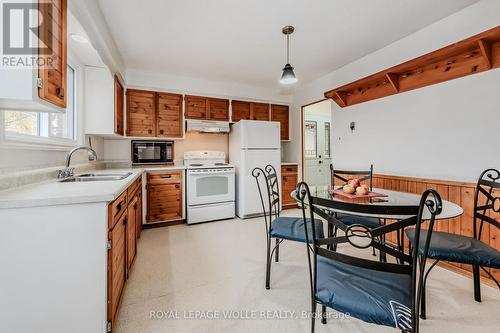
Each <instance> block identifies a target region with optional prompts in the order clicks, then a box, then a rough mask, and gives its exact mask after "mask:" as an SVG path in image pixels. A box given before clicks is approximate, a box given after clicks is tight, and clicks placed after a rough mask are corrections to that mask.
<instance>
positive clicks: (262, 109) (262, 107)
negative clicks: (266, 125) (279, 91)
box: [251, 103, 269, 121]
mask: <svg viewBox="0 0 500 333" xmlns="http://www.w3.org/2000/svg"><path fill="white" fill-rule="evenodd" d="M251 119H253V120H264V121H269V104H266V103H252V118H251Z"/></svg>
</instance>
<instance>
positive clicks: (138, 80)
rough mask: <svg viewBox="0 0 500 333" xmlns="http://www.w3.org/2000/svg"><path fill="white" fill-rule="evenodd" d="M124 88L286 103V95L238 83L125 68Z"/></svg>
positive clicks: (287, 98)
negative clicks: (125, 84) (125, 86)
mask: <svg viewBox="0 0 500 333" xmlns="http://www.w3.org/2000/svg"><path fill="white" fill-rule="evenodd" d="M125 82H126V83H127V87H135V88H139V89H140V88H143V89H151V90H160V91H168V92H180V93H186V94H192V95H202V96H213V97H222V98H230V99H245V100H257V101H262V102H269V103H273V102H274V103H288V102H289V101H290V97H291V96H290V95H289V94H284V93H282V92H281V91H279V90H276V91H274V90H272V89H271V90H270V89H267V88H261V87H259V86H255V85H248V84H245V83H242V82H233V81H222V80H208V79H203V78H193V77H186V76H178V75H169V74H166V73H162V74H159V73H149V72H142V71H137V70H133V69H128V70H127V72H126V75H125Z"/></svg>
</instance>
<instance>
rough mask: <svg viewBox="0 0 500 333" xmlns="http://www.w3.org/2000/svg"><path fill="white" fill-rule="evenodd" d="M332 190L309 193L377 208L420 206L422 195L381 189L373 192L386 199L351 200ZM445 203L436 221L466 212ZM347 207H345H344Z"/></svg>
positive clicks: (313, 188) (319, 188)
mask: <svg viewBox="0 0 500 333" xmlns="http://www.w3.org/2000/svg"><path fill="white" fill-rule="evenodd" d="M331 189H332V187H331V186H310V187H309V191H310V192H311V197H312V198H313V200H314V198H319V199H325V200H331V201H334V202H349V203H351V204H355V205H377V206H418V205H419V204H420V199H421V195H418V194H413V193H406V192H398V191H391V190H385V189H380V188H373V192H376V193H380V194H384V195H385V196H384V197H375V198H355V199H349V198H347V197H345V196H342V195H338V194H332V193H330V190H331ZM290 195H291V196H292V197H293V198H294V199H295V200H297V201H298V199H297V197H296V193H295V191H293V192H292V193H290ZM442 201H443V209H442V211H441V214H439V215H437V216H436V220H443V219H450V218H454V217H457V216H460V215H462V214H463V212H464V210H463V208H462V207H460V206H459V205H457V204H455V203H453V202H450V201H447V200H442ZM342 206H343V207H345V205H342ZM325 209H328V210H330V211H334V212H337V213H347V214H353V215H357V216H367V217H376V218H380V219H396V220H400V219H404V218H407V217H408V216H407V215H387V214H384V213H382V212H381V213H380V214H366V213H360V212H353V211H349V210H345V209H337V208H332V207H325ZM429 216H430V214H429V212H428V210H427V209H425V210H424V215H423V218H424V219H428V217H429Z"/></svg>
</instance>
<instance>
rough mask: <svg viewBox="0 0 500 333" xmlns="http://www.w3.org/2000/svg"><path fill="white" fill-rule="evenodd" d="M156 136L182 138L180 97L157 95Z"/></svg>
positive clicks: (176, 95)
mask: <svg viewBox="0 0 500 333" xmlns="http://www.w3.org/2000/svg"><path fill="white" fill-rule="evenodd" d="M156 106H157V115H156V126H157V127H156V136H158V137H167V138H181V137H182V95H179V94H170V93H157V95H156Z"/></svg>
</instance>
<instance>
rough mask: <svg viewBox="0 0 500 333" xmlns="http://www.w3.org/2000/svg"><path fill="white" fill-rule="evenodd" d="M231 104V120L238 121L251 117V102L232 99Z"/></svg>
mask: <svg viewBox="0 0 500 333" xmlns="http://www.w3.org/2000/svg"><path fill="white" fill-rule="evenodd" d="M231 105H232V113H231V120H232V121H234V122H237V121H240V120H242V119H246V120H249V119H251V117H250V108H251V105H252V103H251V102H244V101H235V100H233V101H232V102H231Z"/></svg>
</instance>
